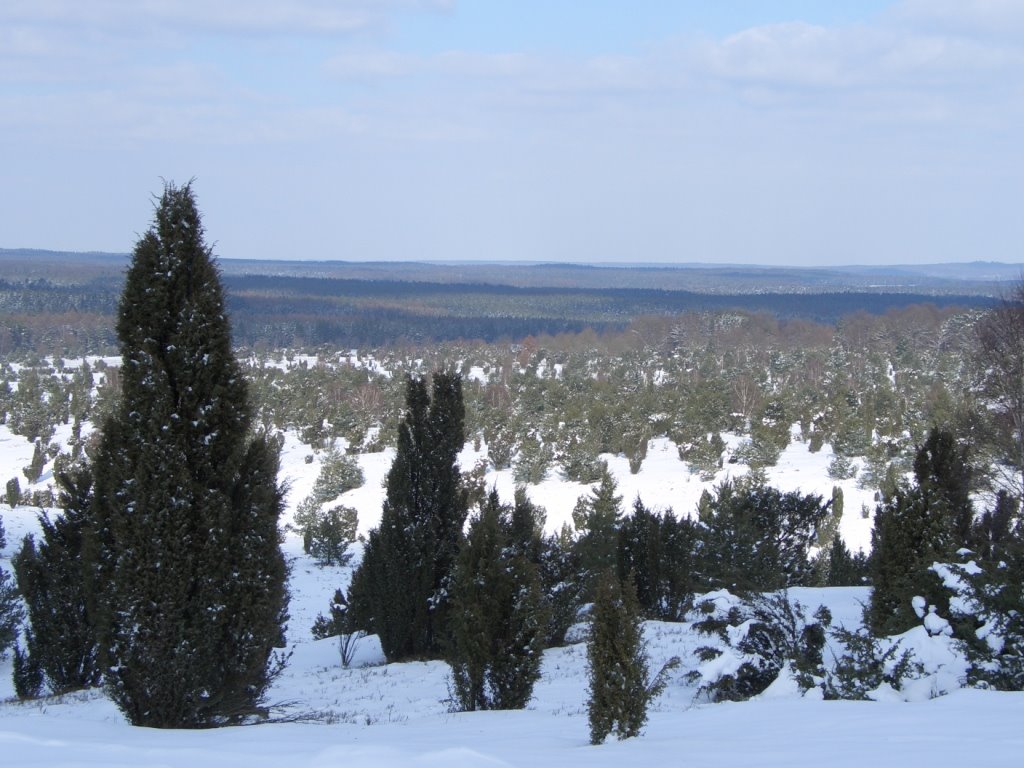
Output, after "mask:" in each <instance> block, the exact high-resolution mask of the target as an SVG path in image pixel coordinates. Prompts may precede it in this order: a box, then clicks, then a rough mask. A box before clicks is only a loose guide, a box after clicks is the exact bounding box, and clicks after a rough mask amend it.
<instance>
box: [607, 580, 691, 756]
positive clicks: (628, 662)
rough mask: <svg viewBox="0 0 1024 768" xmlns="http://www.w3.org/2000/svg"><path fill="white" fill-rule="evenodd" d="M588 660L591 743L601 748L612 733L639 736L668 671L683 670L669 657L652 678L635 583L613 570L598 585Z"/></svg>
mask: <svg viewBox="0 0 1024 768" xmlns="http://www.w3.org/2000/svg"><path fill="white" fill-rule="evenodd" d="M587 660H588V661H589V663H590V673H589V674H590V685H589V698H588V701H587V713H588V719H589V723H590V743H591V744H601V743H603V742H604V740H605V739H606V738H608V736H609V734H611V733H613V732H614V733H615V735H616V736H617V737H618V738H619V739H628V738H633V737H635V736H639V735H640V732H641V731H642V730H643V727H644V724H645V723H646V722H647V708H648V706H649V704H650V703H651V701H653V700H654V699H655V698H656V697H657V696H658V695H660V694H661V692H662V691H663V690H664V689H665V685H666V684H667V682H668V673H669V671H671V670H672V669H675V668H676V667H678V666H679V659H678V658H673V659H671V660H670V661H669V662H668V664H666V665H665V666H664V667H663V668H662V669H661V671H659V672H658V674H657V675H655V676H654V678H653V679H652V678H651V677H650V673H649V667H650V662H649V659H648V657H647V652H646V650H645V648H644V643H643V636H642V625H641V623H640V607H639V605H638V604H637V600H636V588H635V587H634V586H633V582H632V579H627V580H626V583H625V584H622V583H621V582H620V581H619V578H618V576H617V575H616V573H615V571H614V570H608V571H606V572H605V573H604V574H602V576H601V577H600V578H599V579H598V582H597V587H596V593H595V596H594V607H593V615H592V621H591V628H590V637H589V639H588V640H587Z"/></svg>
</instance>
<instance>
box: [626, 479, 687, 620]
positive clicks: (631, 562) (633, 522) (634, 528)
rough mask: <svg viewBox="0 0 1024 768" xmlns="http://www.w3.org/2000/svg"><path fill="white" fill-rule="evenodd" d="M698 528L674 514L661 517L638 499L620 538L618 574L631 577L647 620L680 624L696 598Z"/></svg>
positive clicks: (669, 513)
mask: <svg viewBox="0 0 1024 768" xmlns="http://www.w3.org/2000/svg"><path fill="white" fill-rule="evenodd" d="M696 535H697V528H696V525H695V524H694V523H693V522H691V521H690V520H688V519H686V518H681V519H677V518H676V516H675V515H674V514H673V513H672V510H667V511H666V512H665V513H664V514H663V515H661V516H659V515H656V514H655V513H653V512H651V511H650V510H649V509H647V507H645V506H644V504H643V502H641V500H640V498H639V497H638V498H637V499H636V500H635V501H634V502H633V514H632V515H631V516H628V517H626V518H625V519H624V520H623V521H622V523H621V525H620V527H619V535H618V573H619V578H620V579H621V580H622V581H625V580H626V578H627V577H629V576H632V578H633V582H634V584H635V585H636V595H637V601H638V602H639V604H640V608H641V610H642V611H643V613H644V615H646V616H648V617H650V618H657V619H664V620H666V621H681V620H682V619H683V616H684V615H685V613H686V610H687V609H688V608H689V606H690V603H691V601H692V598H693V581H694V573H693V561H694V547H695V545H696Z"/></svg>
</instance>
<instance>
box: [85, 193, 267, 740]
mask: <svg viewBox="0 0 1024 768" xmlns="http://www.w3.org/2000/svg"><path fill="white" fill-rule="evenodd" d="M117 334H118V339H119V341H120V346H121V357H122V368H121V382H122V392H121V398H120V400H119V402H118V403H117V405H116V406H115V408H114V411H113V413H112V414H111V415H110V416H109V417H108V418H107V420H106V422H105V423H104V425H103V428H102V438H101V440H100V444H99V446H98V449H97V453H96V458H95V462H94V478H95V482H94V498H93V504H92V507H93V509H92V512H93V516H94V522H93V527H92V530H91V536H90V537H89V540H88V541H87V542H86V546H85V550H86V553H87V558H88V562H89V566H90V568H91V570H92V572H91V573H90V578H89V583H91V585H92V588H93V589H94V590H95V594H94V603H93V604H94V605H95V606H96V621H97V624H98V626H99V627H100V641H101V643H100V651H101V659H102V660H103V662H104V663H103V667H104V679H105V682H106V687H107V690H108V693H109V695H110V696H111V698H112V699H113V700H114V702H115V703H116V704H117V705H118V707H120V709H121V710H122V711H123V712H124V714H125V716H126V717H127V718H128V719H129V720H130V721H131V722H132V723H133V724H136V725H146V726H153V727H175V728H190V727H210V726H217V725H223V724H230V723H237V722H240V721H243V720H245V719H246V718H248V717H250V716H253V715H257V714H259V713H261V711H262V710H261V702H262V700H263V697H264V694H265V692H266V690H267V687H268V685H269V683H270V681H271V679H272V676H273V673H274V670H275V668H276V667H277V662H276V661H275V658H276V656H277V655H276V654H275V653H274V648H275V647H280V646H281V645H282V644H283V622H284V620H285V618H286V615H285V610H286V605H287V591H286V585H285V578H286V566H285V562H284V559H283V556H282V554H281V551H280V547H279V544H278V531H277V520H278V516H279V514H280V512H281V508H282V490H281V488H280V486H279V485H278V483H277V472H278V453H277V446H276V444H275V443H274V441H273V440H272V439H270V438H269V437H268V436H267V435H265V434H262V433H255V432H254V431H253V418H252V412H251V408H250V404H249V399H248V392H247V387H246V383H245V380H244V378H243V376H242V372H241V369H240V367H239V365H238V362H237V361H236V359H235V357H234V355H233V353H232V350H231V331H230V326H229V322H228V318H227V314H226V309H225V304H224V294H223V289H222V286H221V282H220V276H219V274H218V271H217V268H216V266H215V265H214V261H213V257H212V252H211V250H210V248H209V247H208V246H207V245H206V244H205V242H204V231H203V225H202V221H201V219H200V214H199V211H198V209H197V207H196V202H195V197H194V195H193V192H192V188H191V186H190V185H188V184H186V185H185V186H180V187H179V186H175V185H174V184H167V185H166V186H165V187H164V191H163V194H162V195H161V196H160V198H159V200H158V202H157V204H156V212H155V216H154V222H153V225H152V227H151V228H150V229H149V231H147V232H146V233H145V234H144V235H143V236H142V237H141V239H140V240H139V241H138V243H137V244H136V246H135V250H134V252H133V255H132V262H131V266H130V267H129V270H128V273H127V276H126V279H125V286H124V292H123V294H122V297H121V302H120V306H119V309H118V317H117Z"/></svg>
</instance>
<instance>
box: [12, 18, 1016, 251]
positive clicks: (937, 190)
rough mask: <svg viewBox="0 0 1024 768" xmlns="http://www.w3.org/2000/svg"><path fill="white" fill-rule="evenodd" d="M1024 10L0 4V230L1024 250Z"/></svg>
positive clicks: (386, 242)
mask: <svg viewBox="0 0 1024 768" xmlns="http://www.w3.org/2000/svg"><path fill="white" fill-rule="evenodd" d="M1022 135H1024V2H1022V1H1021V0H890V1H889V2H882V1H881V0H849V2H846V1H844V2H836V1H833V0H778V1H775V0H731V1H730V0H721V1H716V2H708V1H706V0H705V1H703V2H698V1H697V0H678V1H677V2H669V1H668V0H634V1H633V2H626V1H625V0H622V1H620V2H616V1H614V0H591V1H590V2H570V1H569V0H546V1H545V0H515V1H514V2H513V1H512V0H507V1H505V2H500V1H499V0H490V1H488V0H291V1H290V2H282V1H281V0H149V1H147V2H140V1H139V0H5V2H4V3H2V4H0V161H2V163H3V174H2V176H0V179H2V183H0V247H8V248H11V247H38V248H60V249H72V250H110V251H127V250H130V249H131V247H132V245H133V243H134V240H135V238H136V235H137V233H138V232H140V231H142V230H144V229H145V228H146V227H147V226H148V222H149V220H150V217H151V211H152V208H151V206H152V201H151V195H152V194H153V193H157V192H159V190H160V186H161V179H162V178H166V179H173V180H176V181H179V182H181V181H184V180H187V179H189V178H192V177H195V179H196V182H195V189H196V192H197V194H198V197H199V202H200V205H201V207H202V209H203V211H204V214H205V221H206V226H207V230H208V234H209V237H210V239H211V240H213V241H215V242H216V251H217V253H218V254H219V255H221V256H223V257H229V258H310V259H348V260H378V259H437V260H442V259H443V260H448V259H524V260H542V261H549V260H568V261H582V262H586V261H619V262H621V261H644V262H653V261H658V262H688V261H700V262H733V263H736V262H743V263H773V264H797V265H805V264H806V265H828V264H839V263H844V264H850V263H906V262H911V263H920V262H931V261H969V260H976V259H994V260H1002V261H1014V262H1019V261H1022V260H1024V253H1022V249H1021V243H1022V242H1024V215H1021V213H1020V211H1019V208H1020V200H1021V199H1022V198H1024V194H1022V193H1024V151H1022V148H1021V147H1022V142H1021V138H1020V137H1021V136H1022Z"/></svg>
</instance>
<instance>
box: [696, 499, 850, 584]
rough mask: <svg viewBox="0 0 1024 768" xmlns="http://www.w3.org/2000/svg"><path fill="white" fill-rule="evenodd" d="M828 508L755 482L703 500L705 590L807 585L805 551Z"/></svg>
mask: <svg viewBox="0 0 1024 768" xmlns="http://www.w3.org/2000/svg"><path fill="white" fill-rule="evenodd" d="M830 504H831V502H825V503H823V502H822V499H821V497H820V496H815V495H813V494H808V495H806V496H805V495H802V494H800V493H799V492H797V491H791V492H789V493H782V492H781V491H778V490H776V489H775V488H771V487H769V486H766V485H762V484H759V483H755V484H752V485H751V484H746V483H736V482H729V481H727V482H725V483H723V484H722V485H720V486H719V487H718V489H717V494H716V495H715V496H713V497H712V496H708V497H706V498H705V499H703V500H702V510H701V521H702V522H703V523H704V524H705V529H704V531H703V532H702V536H701V538H702V540H703V545H704V546H703V549H702V552H701V572H702V574H703V578H704V579H705V580H706V584H705V586H706V587H707V588H709V589H718V588H723V587H724V588H726V589H729V590H732V591H734V592H739V593H744V592H754V591H756V592H764V591H773V590H777V589H782V588H784V587H789V586H797V585H801V584H805V583H807V581H809V580H810V577H811V574H812V565H811V563H810V562H809V561H808V558H807V552H808V549H809V548H810V547H811V546H812V545H813V544H814V542H815V541H816V539H817V535H818V526H819V525H820V523H821V522H822V520H823V519H824V518H825V516H826V514H827V513H828V509H829V505H830Z"/></svg>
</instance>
